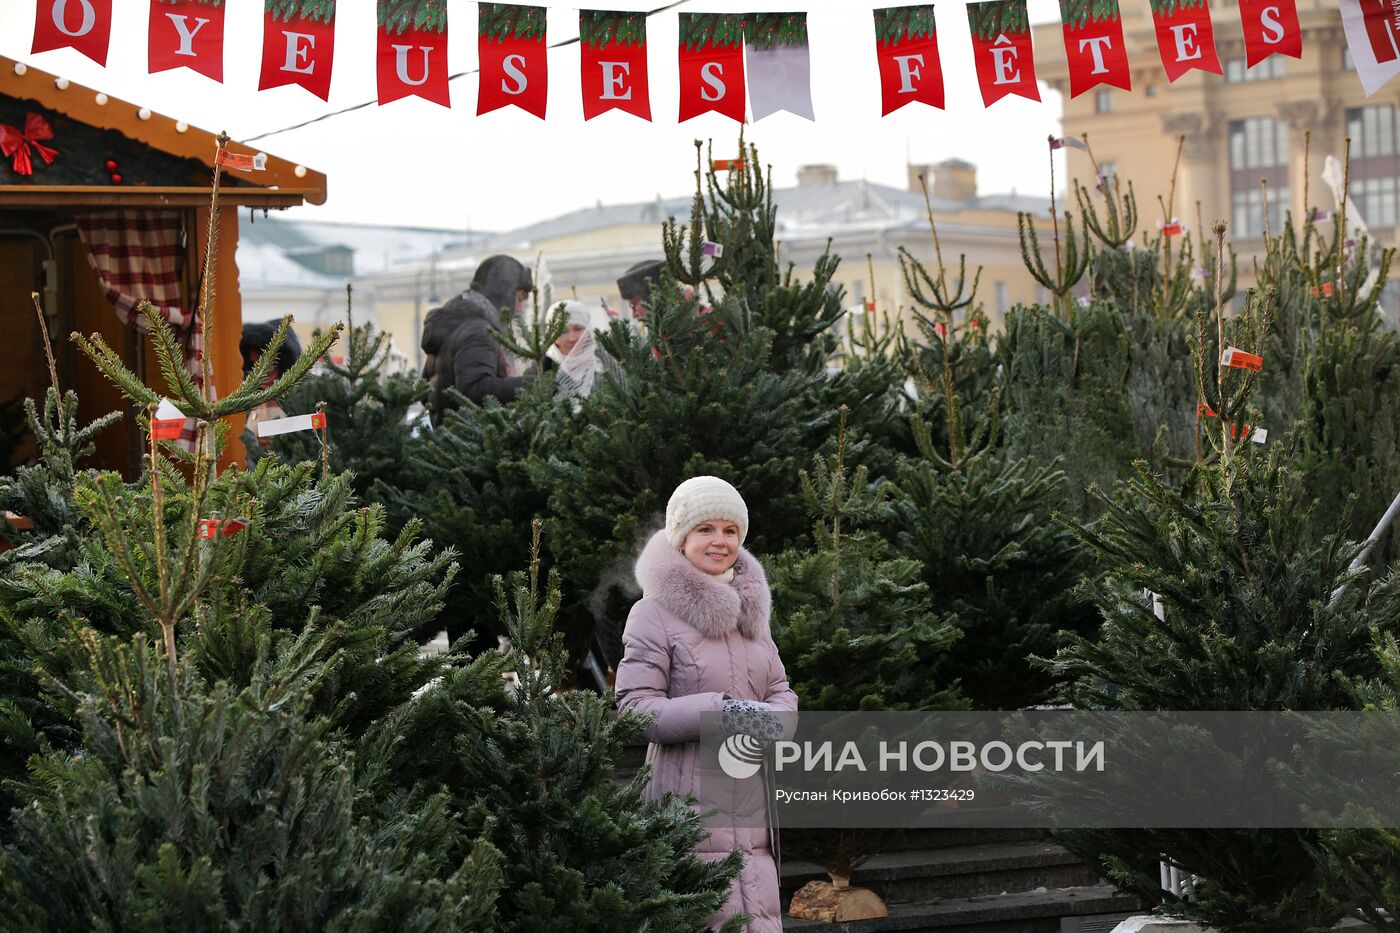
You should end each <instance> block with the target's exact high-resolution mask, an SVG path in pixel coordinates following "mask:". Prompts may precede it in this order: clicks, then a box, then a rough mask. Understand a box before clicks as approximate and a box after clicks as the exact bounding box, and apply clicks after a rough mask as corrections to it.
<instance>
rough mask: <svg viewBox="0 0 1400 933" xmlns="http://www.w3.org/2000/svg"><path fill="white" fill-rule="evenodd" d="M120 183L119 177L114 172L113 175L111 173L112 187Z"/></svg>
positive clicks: (120, 178)
mask: <svg viewBox="0 0 1400 933" xmlns="http://www.w3.org/2000/svg"><path fill="white" fill-rule="evenodd" d="M121 183H122V177H121V175H119V174H117V173H116V172H113V173H112V184H114V185H120V184H121Z"/></svg>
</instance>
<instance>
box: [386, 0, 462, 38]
mask: <svg viewBox="0 0 1400 933" xmlns="http://www.w3.org/2000/svg"><path fill="white" fill-rule="evenodd" d="M378 6H379V10H378V13H379V28H380V29H383V30H384V31H385V32H389V33H393V34H394V35H396V36H399V35H403V33H404V31H405V30H408V29H416V30H419V31H422V32H436V33H442V32H446V31H447V0H379V3H378Z"/></svg>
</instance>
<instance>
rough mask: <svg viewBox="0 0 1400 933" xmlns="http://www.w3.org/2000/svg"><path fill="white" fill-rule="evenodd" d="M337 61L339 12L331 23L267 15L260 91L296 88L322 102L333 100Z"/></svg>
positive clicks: (330, 20)
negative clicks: (332, 81)
mask: <svg viewBox="0 0 1400 933" xmlns="http://www.w3.org/2000/svg"><path fill="white" fill-rule="evenodd" d="M334 61H335V8H334V7H332V8H331V17H330V19H329V20H324V21H323V20H321V19H318V18H314V17H313V18H311V19H306V18H303V17H295V18H293V19H290V20H283V19H278V18H277V16H276V14H274V13H270V12H264V13H263V49H262V74H261V75H260V77H259V78H258V90H260V91H265V90H267V89H268V88H274V87H284V86H286V85H288V84H296V85H299V86H301V87H304V88H306V90H308V91H310V92H311V93H312V94H315V95H316V96H317V97H319V98H321V100H327V99H329V98H330V96H331V65H332V64H333V63H334Z"/></svg>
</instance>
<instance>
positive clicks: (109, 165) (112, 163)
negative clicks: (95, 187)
mask: <svg viewBox="0 0 1400 933" xmlns="http://www.w3.org/2000/svg"><path fill="white" fill-rule="evenodd" d="M103 168H105V169H106V170H107V171H109V172H115V171H116V170H117V160H116V159H108V160H107V162H106V164H105V165H103Z"/></svg>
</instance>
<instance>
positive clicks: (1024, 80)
mask: <svg viewBox="0 0 1400 933" xmlns="http://www.w3.org/2000/svg"><path fill="white" fill-rule="evenodd" d="M967 24H968V27H969V28H970V29H971V31H972V57H973V61H974V62H975V63H976V65H977V83H978V84H979V85H981V87H982V104H983V106H986V107H990V106H991V105H992V104H994V103H996V102H997V101H999V100H1001V99H1002V98H1003V97H1005V96H1006V95H1007V94H1015V95H1017V96H1019V97H1024V98H1026V99H1028V100H1040V89H1039V88H1038V87H1036V84H1035V55H1034V52H1033V50H1032V46H1031V27H1030V18H1029V17H1028V16H1027V15H1026V0H985V2H983V3H969V4H968V5H967Z"/></svg>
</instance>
